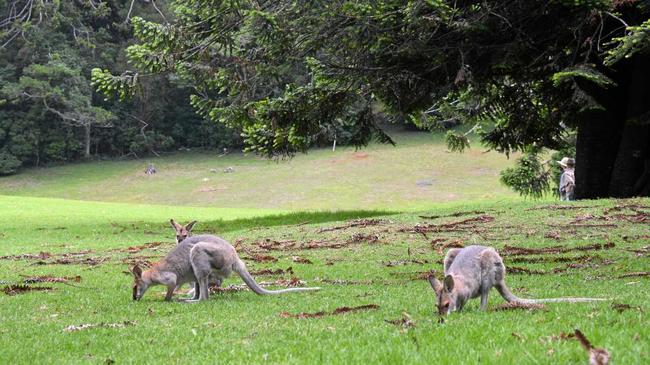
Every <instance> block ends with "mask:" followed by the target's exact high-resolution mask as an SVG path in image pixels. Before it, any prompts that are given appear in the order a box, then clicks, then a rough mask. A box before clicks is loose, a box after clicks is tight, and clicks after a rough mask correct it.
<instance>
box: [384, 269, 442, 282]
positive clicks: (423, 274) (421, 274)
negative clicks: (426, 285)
mask: <svg viewBox="0 0 650 365" xmlns="http://www.w3.org/2000/svg"><path fill="white" fill-rule="evenodd" d="M390 274H391V275H392V276H397V277H400V276H406V277H407V279H408V280H411V281H413V280H427V279H428V278H429V276H431V275H433V276H435V275H436V270H426V271H411V272H391V273H390Z"/></svg>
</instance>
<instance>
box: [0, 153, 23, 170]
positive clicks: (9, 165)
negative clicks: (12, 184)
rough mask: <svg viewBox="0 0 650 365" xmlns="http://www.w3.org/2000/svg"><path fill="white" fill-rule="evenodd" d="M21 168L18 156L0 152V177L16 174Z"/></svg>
mask: <svg viewBox="0 0 650 365" xmlns="http://www.w3.org/2000/svg"><path fill="white" fill-rule="evenodd" d="M20 166H22V163H21V162H20V160H18V159H17V158H16V156H14V155H12V154H9V153H7V152H4V151H2V152H0V175H11V174H15V173H16V171H18V169H19V168H20Z"/></svg>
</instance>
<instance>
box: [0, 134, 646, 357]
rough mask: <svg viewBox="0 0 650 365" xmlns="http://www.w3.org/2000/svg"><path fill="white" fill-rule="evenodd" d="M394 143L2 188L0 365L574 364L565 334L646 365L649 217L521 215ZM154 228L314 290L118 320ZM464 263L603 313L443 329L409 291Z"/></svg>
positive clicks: (540, 207)
mask: <svg viewBox="0 0 650 365" xmlns="http://www.w3.org/2000/svg"><path fill="white" fill-rule="evenodd" d="M396 139H397V141H398V147H397V148H393V147H390V146H381V145H372V146H370V147H369V148H367V149H364V150H360V151H355V150H354V149H350V148H339V149H337V151H336V152H332V151H330V150H328V149H321V150H316V151H312V152H310V153H309V154H308V155H298V156H296V158H294V159H293V160H290V161H281V162H269V161H266V160H262V159H258V158H255V157H251V156H243V155H240V154H232V155H228V156H225V157H217V156H215V155H213V154H207V153H198V152H191V153H179V154H175V155H171V156H166V157H161V158H157V159H153V160H152V161H153V162H154V163H155V165H156V167H157V169H158V171H159V172H158V173H157V174H156V175H155V176H146V175H144V174H143V170H144V167H145V166H146V162H147V161H143V160H139V161H107V162H99V163H81V164H73V165H67V166H62V167H54V168H46V169H31V170H26V171H24V172H23V173H21V174H19V175H16V176H11V177H3V178H0V221H2V223H3V227H2V230H0V238H1V239H2V243H3V244H2V245H0V288H2V291H3V292H0V344H1V346H0V364H41V363H42V364H49V363H95V364H112V363H116V364H121V363H134V364H140V363H188V362H193V363H199V364H202V363H215V362H216V363H241V364H251V363H255V364H257V363H269V364H311V363H327V364H330V363H334V364H357V363H363V364H375V363H395V364H431V363H441V364H448V363H458V364H479V363H480V364H486V363H489V364H494V363H498V364H564V363H577V364H582V363H587V353H586V351H585V350H583V349H582V348H581V347H580V346H579V344H578V342H577V341H575V339H573V338H571V337H569V336H568V334H570V333H572V332H573V330H574V329H576V328H579V329H580V330H582V332H583V333H585V334H586V335H587V337H588V338H589V339H590V340H591V341H592V343H593V344H594V345H596V346H598V347H604V348H606V349H608V350H609V351H610V352H611V353H612V363H615V364H642V363H646V362H647V361H648V359H649V357H650V329H649V328H650V321H649V320H648V316H647V312H648V310H649V307H648V305H647V303H648V301H649V300H650V282H649V281H648V280H649V277H648V275H650V274H649V273H648V258H649V257H650V246H649V245H650V224H649V222H650V199H640V200H625V201H617V200H600V201H585V202H576V203H571V204H566V205H556V204H558V203H553V198H551V197H548V198H546V199H544V200H542V201H537V202H533V201H525V200H522V199H520V198H518V197H517V196H516V195H515V194H514V193H512V192H510V191H508V190H507V189H506V188H505V187H503V186H501V185H500V184H499V182H498V173H499V171H500V170H501V169H503V168H504V167H507V166H509V165H510V164H511V163H512V161H511V160H507V159H505V157H504V156H502V155H498V154H496V153H483V152H482V151H480V150H472V151H470V152H469V153H466V154H463V155H458V154H450V153H447V152H446V150H445V147H444V145H443V144H442V142H441V139H440V137H436V139H434V140H433V141H432V140H431V136H429V135H425V134H417V133H416V134H413V133H407V132H401V133H397V135H396ZM229 166H232V167H233V169H234V172H233V173H223V169H225V168H227V167H229ZM211 169H212V170H214V171H215V172H212V171H211ZM170 218H175V219H177V220H178V221H181V222H187V221H189V220H198V221H199V224H198V225H197V226H196V228H195V232H194V233H195V234H196V233H210V234H218V235H220V236H223V237H224V238H226V239H228V240H230V241H231V242H232V243H233V244H236V247H237V248H238V251H239V253H240V256H241V257H242V258H243V259H244V261H245V262H246V264H247V265H248V268H249V270H251V272H252V273H253V274H254V276H255V277H256V279H257V280H258V282H263V283H266V284H268V285H269V287H270V288H282V287H285V286H287V285H292V284H291V283H294V284H295V283H296V282H297V283H298V284H299V285H306V286H320V287H322V290H321V291H318V292H311V293H297V294H287V295H282V296H271V297H268V296H258V295H255V294H254V293H252V292H251V291H248V290H238V289H241V284H242V281H241V279H240V278H238V277H232V278H230V279H229V280H228V281H227V282H226V283H225V287H226V290H225V291H222V292H215V293H213V294H212V295H211V297H210V300H209V301H207V302H204V303H196V304H189V303H183V302H180V301H175V302H171V303H168V302H164V301H163V297H164V288H162V287H157V288H156V287H154V288H152V289H150V290H149V292H148V293H147V294H146V296H145V297H144V298H143V299H142V300H141V301H139V302H134V301H133V300H132V299H131V293H132V292H131V285H132V281H133V278H132V275H131V274H130V273H129V272H128V270H129V268H130V267H132V266H133V265H134V264H135V263H140V264H143V265H148V264H150V263H152V262H156V261H158V260H160V259H161V258H162V257H164V255H165V254H166V253H167V252H169V251H170V250H171V249H172V248H173V247H174V242H173V231H172V229H171V227H170V226H169V219H170ZM471 244H484V245H489V246H493V247H495V248H496V249H497V250H499V251H500V252H501V253H502V256H503V257H504V261H505V263H506V267H509V268H510V271H509V274H508V275H507V282H508V283H509V286H510V287H511V289H512V290H513V292H514V293H515V294H517V295H519V296H521V297H524V298H548V297H558V296H591V297H602V298H609V300H607V301H604V302H597V303H581V304H566V303H564V304H547V305H546V307H545V308H544V309H540V310H522V309H517V310H503V311H499V310H497V309H498V308H499V305H500V304H503V303H504V301H503V299H501V298H500V297H499V295H498V293H497V292H496V291H493V293H492V294H491V297H490V304H489V309H488V311H486V312H481V311H479V310H478V300H474V301H471V302H470V303H469V304H468V305H467V306H466V308H465V310H464V311H463V312H462V313H454V314H452V315H451V316H449V317H447V318H446V320H445V321H444V322H442V323H441V322H439V320H438V317H437V315H436V314H435V313H436V311H435V306H434V304H435V297H434V294H433V291H432V290H431V288H430V286H429V284H428V282H427V281H426V280H425V279H424V278H425V277H426V276H427V275H428V274H429V273H431V272H434V273H435V274H436V275H437V276H438V277H441V275H442V274H441V271H442V258H443V256H444V253H445V251H446V250H447V249H448V247H453V246H458V245H471ZM509 247H510V248H509ZM512 247H526V248H549V249H548V250H547V252H541V253H540V252H537V253H535V252H533V253H530V252H529V253H524V254H517V252H516V251H513V249H512ZM549 250H550V251H549ZM35 277H36V278H35ZM38 277H40V278H38ZM43 277H45V279H44V278H43ZM65 277H67V278H68V282H65V283H60V282H52V281H53V280H54V281H56V280H57V279H56V278H65ZM77 277H78V279H77ZM34 279H35V280H34ZM48 280H49V281H48ZM34 281H36V282H34ZM38 281H41V282H38ZM39 288H41V289H43V288H45V289H48V288H49V290H38V289H39ZM186 290H187V288H184V289H183V290H181V292H180V293H177V296H176V298H184V297H185V294H184V292H186ZM346 307H347V308H352V310H350V311H348V312H346V309H345V308H346ZM357 307H361V309H358V310H355V309H354V308H357ZM304 317H306V318H304Z"/></svg>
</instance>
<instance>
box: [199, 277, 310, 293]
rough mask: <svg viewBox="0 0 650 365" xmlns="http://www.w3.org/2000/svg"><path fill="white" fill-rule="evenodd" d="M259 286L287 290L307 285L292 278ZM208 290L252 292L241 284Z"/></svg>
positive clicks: (211, 291)
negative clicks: (278, 287)
mask: <svg viewBox="0 0 650 365" xmlns="http://www.w3.org/2000/svg"><path fill="white" fill-rule="evenodd" d="M257 284H258V285H259V286H261V287H268V286H282V287H286V288H296V287H301V286H305V285H306V284H307V283H306V282H305V281H304V280H300V279H298V278H296V277H292V278H291V279H278V280H275V281H260V282H258V283H257ZM208 290H209V291H210V293H230V292H238V291H244V290H250V288H249V287H248V286H247V285H246V284H240V285H228V286H227V287H224V288H219V287H216V286H210V287H208Z"/></svg>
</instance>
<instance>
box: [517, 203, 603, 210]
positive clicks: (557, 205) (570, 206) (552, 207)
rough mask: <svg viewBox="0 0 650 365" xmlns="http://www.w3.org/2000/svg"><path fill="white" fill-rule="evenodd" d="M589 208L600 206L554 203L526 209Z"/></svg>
mask: <svg viewBox="0 0 650 365" xmlns="http://www.w3.org/2000/svg"><path fill="white" fill-rule="evenodd" d="M588 208H598V206H595V205H560V204H553V205H542V206H539V207H534V208H528V209H526V210H527V211H530V210H574V209H588Z"/></svg>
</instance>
